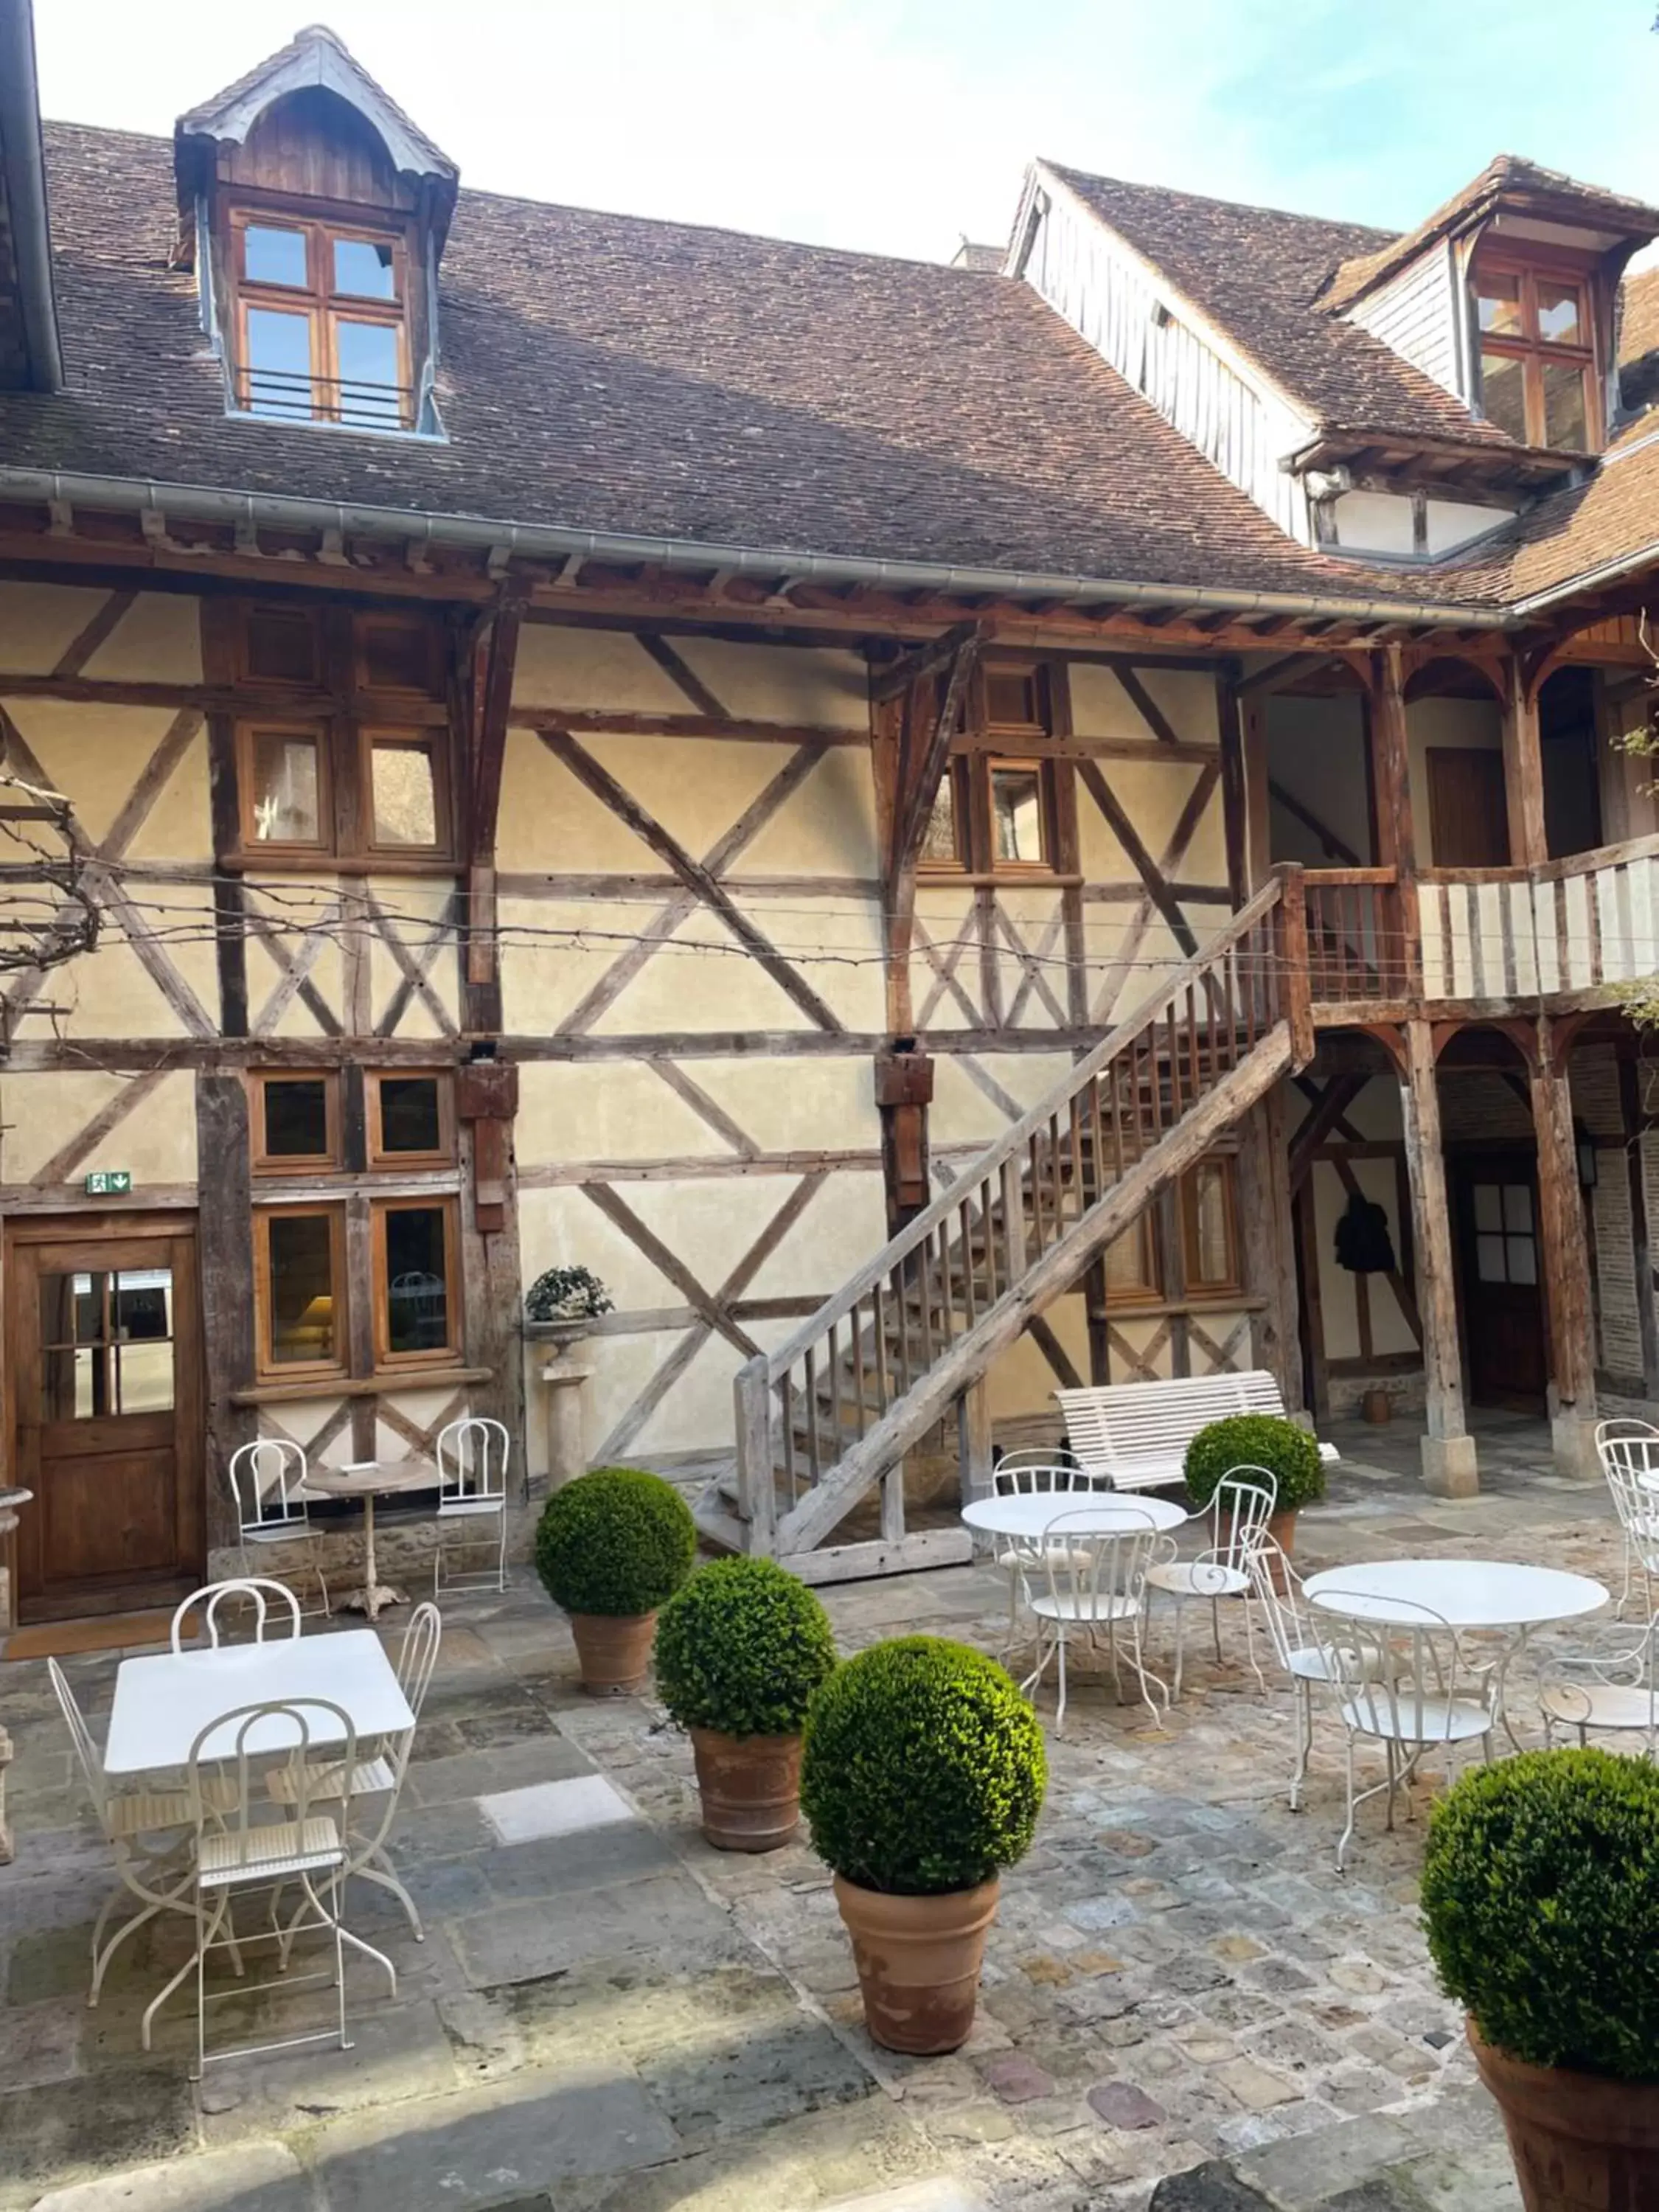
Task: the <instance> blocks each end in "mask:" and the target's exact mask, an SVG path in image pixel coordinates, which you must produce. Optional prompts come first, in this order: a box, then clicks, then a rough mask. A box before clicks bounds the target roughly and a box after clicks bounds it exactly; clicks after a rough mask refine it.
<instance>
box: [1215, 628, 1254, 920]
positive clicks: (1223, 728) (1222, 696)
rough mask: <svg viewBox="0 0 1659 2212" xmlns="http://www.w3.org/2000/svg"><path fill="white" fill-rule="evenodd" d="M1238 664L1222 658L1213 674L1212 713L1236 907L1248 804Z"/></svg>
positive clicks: (1246, 872)
mask: <svg viewBox="0 0 1659 2212" xmlns="http://www.w3.org/2000/svg"><path fill="white" fill-rule="evenodd" d="M1238 678H1239V666H1238V663H1237V661H1236V660H1230V661H1227V662H1225V663H1224V664H1223V665H1222V668H1221V670H1220V671H1219V672H1218V675H1217V678H1216V717H1217V720H1218V724H1219V726H1220V738H1221V814H1222V821H1223V823H1224V824H1225V834H1226V840H1227V891H1228V896H1230V897H1231V900H1232V902H1233V905H1234V907H1235V908H1238V907H1241V906H1243V904H1244V902H1245V901H1246V900H1247V899H1248V898H1249V896H1250V804H1249V775H1248V772H1247V769H1246V767H1245V761H1244V702H1243V700H1242V699H1241V698H1240V697H1239V696H1238Z"/></svg>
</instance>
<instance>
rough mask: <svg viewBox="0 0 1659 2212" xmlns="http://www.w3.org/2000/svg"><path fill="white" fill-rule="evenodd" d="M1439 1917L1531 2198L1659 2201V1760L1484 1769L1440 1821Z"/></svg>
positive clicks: (1426, 1883)
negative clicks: (1658, 1762)
mask: <svg viewBox="0 0 1659 2212" xmlns="http://www.w3.org/2000/svg"><path fill="white" fill-rule="evenodd" d="M1423 1919H1424V1925H1425V1930H1426V1933H1427V1936H1428V1940H1429V1950H1430V1953H1431V1956H1432V1957H1433V1960H1434V1963H1435V1966H1436V1969H1437V1972H1438V1974H1439V1977H1440V1983H1441V1986H1442V1988H1443V1990H1445V1992H1446V1994H1447V1996H1450V1997H1455V1998H1456V2000H1457V2001H1458V2002H1459V2003H1460V2004H1462V2006H1463V2007H1464V2008H1465V2010H1466V2011H1467V2013H1468V2039H1469V2047H1470V2049H1471V2050H1472V2051H1474V2059H1475V2063H1476V2065H1477V2066H1478V2067H1479V2068H1480V2077H1481V2079H1482V2081H1485V2083H1486V2087H1487V2088H1488V2089H1490V2090H1491V2092H1492V2095H1493V2096H1494V2097H1495V2098H1496V2100H1498V2108H1499V2110H1500V2111H1501V2112H1502V2113H1503V2115H1504V2127H1505V2129H1506V2130H1507V2131H1508V2134H1509V2139H1510V2154H1511V2155H1512V2156H1513V2158H1514V2160H1515V2167H1516V2179H1517V2180H1518V2181H1519V2183H1520V2185H1521V2200H1522V2203H1523V2204H1524V2205H1525V2206H1526V2208H1527V2212H1580V2209H1581V2208H1582V2207H1583V2206H1586V2205H1592V2204H1593V2205H1601V2206H1603V2207H1609V2208H1610V2207H1615V2206H1629V2207H1630V2208H1632V2212H1635V2208H1637V2207H1638V2206H1643V2205H1650V2204H1659V1771H1656V1769H1655V1768H1654V1767H1653V1766H1652V1765H1650V1764H1649V1763H1648V1762H1647V1761H1646V1760H1644V1759H1628V1758H1620V1756H1619V1755H1618V1754H1617V1753H1613V1752H1606V1751H1534V1752H1527V1753H1523V1754H1522V1756H1521V1757H1519V1758H1518V1759H1504V1761H1503V1762H1502V1763H1501V1765H1497V1766H1486V1767H1476V1768H1474V1769H1473V1770H1472V1771H1470V1772H1469V1773H1468V1774H1466V1775H1465V1776H1464V1777H1463V1778H1462V1780H1461V1781H1460V1782H1459V1783H1458V1784H1456V1786H1455V1788H1454V1789H1452V1790H1450V1791H1449V1793H1448V1794H1447V1796H1445V1797H1444V1798H1443V1800H1442V1801H1441V1802H1440V1803H1439V1804H1438V1805H1437V1807H1436V1808H1435V1809H1434V1814H1433V1817H1432V1819H1431V1822H1430V1826H1429V1841H1428V1852H1427V1858H1426V1861H1425V1867H1424V1872H1423Z"/></svg>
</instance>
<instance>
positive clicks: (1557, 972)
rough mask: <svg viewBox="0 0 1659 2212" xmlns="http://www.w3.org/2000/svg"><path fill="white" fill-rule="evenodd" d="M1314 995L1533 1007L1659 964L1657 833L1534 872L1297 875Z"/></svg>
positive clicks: (1328, 1006)
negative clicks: (1407, 881)
mask: <svg viewBox="0 0 1659 2212" xmlns="http://www.w3.org/2000/svg"><path fill="white" fill-rule="evenodd" d="M1306 898H1307V911H1308V962H1309V975H1310V986H1311V995H1312V998H1313V1001H1314V1004H1315V1006H1316V1007H1317V1008H1318V1009H1319V1010H1320V1016H1321V1018H1322V1020H1324V1021H1327V1022H1328V1020H1329V1019H1330V1016H1331V1011H1332V1010H1333V1009H1334V1008H1338V1007H1340V1008H1341V1009H1343V1010H1344V1012H1345V1013H1346V1012H1349V1011H1350V1010H1352V1011H1353V1012H1356V1013H1363V1012H1364V1010H1366V1009H1367V1008H1371V1009H1381V1008H1383V1007H1397V1006H1400V1005H1401V1003H1411V1002H1419V1001H1421V1002H1425V1003H1427V1004H1430V1005H1435V1004H1453V1005H1465V1006H1468V1005H1473V1006H1504V1005H1508V1004H1510V1003H1516V1002H1518V1003H1522V1004H1524V1005H1527V1006H1533V1005H1535V1004H1536V1003H1537V1001H1538V1000H1541V999H1551V998H1559V997H1562V996H1565V995H1568V994H1571V995H1578V994H1589V993H1595V992H1599V991H1601V990H1604V989H1606V988H1607V987H1608V986H1610V985H1613V984H1618V983H1624V982H1630V981H1634V980H1636V979H1637V978H1638V977H1641V976H1645V975H1653V974H1655V973H1656V971H1659V836H1650V837H1635V838H1632V839H1630V840H1629V841H1628V842H1626V843H1624V844H1621V845H1608V846H1604V847H1602V848H1601V849H1600V850H1598V851H1596V852H1593V853H1575V854H1572V855H1571V857H1570V858H1569V859H1566V860H1546V861H1543V862H1541V863H1540V864H1539V865H1538V866H1535V867H1531V868H1425V869H1423V870H1422V871H1421V872H1420V873H1419V877H1418V878H1417V881H1416V883H1415V884H1413V885H1411V886H1410V887H1409V888H1408V889H1407V890H1402V889H1401V885H1400V884H1399V883H1398V882H1397V881H1396V879H1395V873H1394V871H1393V870H1392V869H1390V868H1317V869H1310V870H1309V871H1308V872H1307V876H1306Z"/></svg>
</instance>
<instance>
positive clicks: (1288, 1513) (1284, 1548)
mask: <svg viewBox="0 0 1659 2212" xmlns="http://www.w3.org/2000/svg"><path fill="white" fill-rule="evenodd" d="M1296 1516H1297V1508H1296V1507H1295V1506H1294V1505H1290V1506H1286V1507H1285V1510H1284V1511H1283V1512H1281V1513H1270V1514H1269V1515H1268V1516H1267V1534H1269V1535H1270V1536H1271V1537H1272V1538H1273V1541H1274V1543H1275V1544H1277V1545H1278V1547H1279V1550H1280V1551H1281V1552H1283V1553H1284V1554H1285V1558H1286V1559H1289V1558H1291V1555H1292V1554H1293V1553H1294V1552H1295V1550H1296ZM1269 1564H1270V1567H1271V1571H1272V1573H1273V1588H1274V1589H1276V1590H1277V1591H1278V1592H1279V1595H1280V1596H1281V1597H1282V1596H1283V1595H1284V1594H1285V1570H1284V1568H1283V1566H1282V1565H1280V1564H1279V1561H1278V1560H1277V1559H1273V1560H1272V1561H1270V1563H1269Z"/></svg>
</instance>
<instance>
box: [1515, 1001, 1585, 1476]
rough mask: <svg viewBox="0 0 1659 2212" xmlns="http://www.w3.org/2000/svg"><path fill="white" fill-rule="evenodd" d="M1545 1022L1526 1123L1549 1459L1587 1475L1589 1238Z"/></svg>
mask: <svg viewBox="0 0 1659 2212" xmlns="http://www.w3.org/2000/svg"><path fill="white" fill-rule="evenodd" d="M1551 1030H1552V1024H1551V1023H1550V1020H1549V1018H1548V1016H1547V1015H1544V1014H1541V1015H1540V1016H1539V1018H1538V1053H1537V1057H1536V1059H1535V1060H1534V1063H1533V1066H1532V1072H1531V1088H1532V1123H1533V1129H1534V1133H1535V1134H1536V1136H1537V1139H1538V1225H1539V1229H1540V1231H1541V1245H1542V1255H1541V1256H1542V1260H1543V1271H1544V1303H1545V1310H1546V1312H1547V1314H1548V1316H1549V1351H1550V1385H1549V1408H1550V1429H1551V1432H1552V1435H1553V1440H1554V1445H1555V1462H1556V1465H1557V1466H1558V1467H1559V1468H1562V1469H1563V1470H1564V1471H1565V1473H1567V1474H1578V1475H1584V1476H1588V1477H1594V1476H1595V1474H1597V1472H1598V1467H1597V1462H1596V1455H1595V1314H1594V1310H1593V1307H1592V1304H1591V1299H1590V1273H1589V1238H1588V1237H1586V1235H1585V1233H1584V1200H1583V1194H1582V1192H1581V1191H1580V1189H1579V1188H1578V1152H1577V1146H1576V1144H1575V1142H1574V1140H1573V1127H1572V1097H1571V1092H1570V1091H1569V1090H1568V1087H1567V1066H1566V1054H1565V1052H1559V1053H1558V1051H1557V1049H1556V1048H1555V1046H1554V1042H1553V1037H1552V1034H1551Z"/></svg>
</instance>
